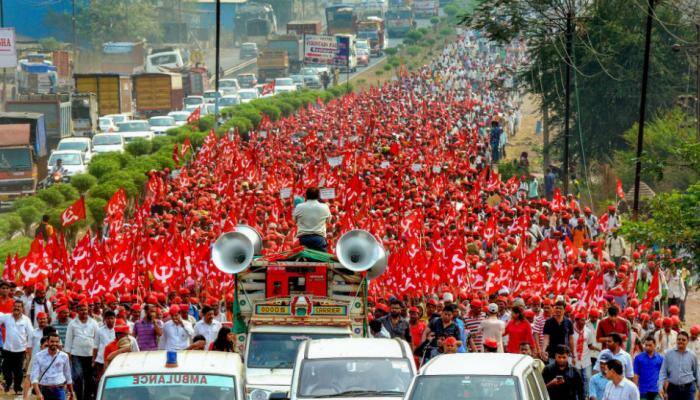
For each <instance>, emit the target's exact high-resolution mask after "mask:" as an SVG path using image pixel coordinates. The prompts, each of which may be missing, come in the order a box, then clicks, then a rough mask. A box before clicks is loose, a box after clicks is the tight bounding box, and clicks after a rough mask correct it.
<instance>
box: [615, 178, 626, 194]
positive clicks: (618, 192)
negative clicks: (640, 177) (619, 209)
mask: <svg viewBox="0 0 700 400" xmlns="http://www.w3.org/2000/svg"><path fill="white" fill-rule="evenodd" d="M616 191H617V197H619V198H620V199H624V198H625V191H624V190H622V182H621V181H620V180H619V179H618V180H617V188H616Z"/></svg>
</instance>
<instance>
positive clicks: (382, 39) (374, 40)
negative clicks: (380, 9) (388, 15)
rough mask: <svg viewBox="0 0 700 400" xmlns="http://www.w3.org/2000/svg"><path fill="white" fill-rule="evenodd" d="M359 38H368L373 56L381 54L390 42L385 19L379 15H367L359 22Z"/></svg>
mask: <svg viewBox="0 0 700 400" xmlns="http://www.w3.org/2000/svg"><path fill="white" fill-rule="evenodd" d="M357 38H358V39H367V41H368V42H369V52H370V54H371V55H373V56H381V55H382V54H383V53H384V50H385V49H386V46H387V45H388V44H389V39H388V38H387V37H386V30H385V29H384V20H383V19H382V18H379V17H367V18H366V19H364V20H362V21H359V22H358V23H357Z"/></svg>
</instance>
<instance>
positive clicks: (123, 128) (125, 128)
mask: <svg viewBox="0 0 700 400" xmlns="http://www.w3.org/2000/svg"><path fill="white" fill-rule="evenodd" d="M117 129H118V131H119V134H120V135H122V137H123V138H124V142H125V143H126V144H129V143H130V142H133V141H134V140H136V139H146V140H151V139H153V136H154V134H153V132H151V126H150V125H149V124H148V121H146V120H142V119H140V120H133V121H128V122H121V123H119V124H117Z"/></svg>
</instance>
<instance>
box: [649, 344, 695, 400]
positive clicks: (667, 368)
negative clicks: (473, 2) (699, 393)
mask: <svg viewBox="0 0 700 400" xmlns="http://www.w3.org/2000/svg"><path fill="white" fill-rule="evenodd" d="M689 340H690V336H689V335H688V332H685V331H681V332H679V333H678V338H677V340H676V348H675V349H670V350H666V353H665V354H664V361H663V363H662V364H661V371H659V382H658V385H659V395H660V396H661V398H662V399H666V400H693V398H694V397H695V392H696V390H697V387H698V384H700V370H699V369H698V359H697V358H696V356H695V353H693V352H692V351H689V350H688V342H689Z"/></svg>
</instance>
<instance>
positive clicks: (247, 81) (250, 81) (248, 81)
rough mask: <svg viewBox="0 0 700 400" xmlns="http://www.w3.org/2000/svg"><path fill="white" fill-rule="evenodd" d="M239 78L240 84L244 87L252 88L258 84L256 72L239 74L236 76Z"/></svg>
mask: <svg viewBox="0 0 700 400" xmlns="http://www.w3.org/2000/svg"><path fill="white" fill-rule="evenodd" d="M236 79H237V80H238V85H239V86H240V87H241V88H242V89H250V88H253V87H255V85H257V84H258V78H257V77H256V76H255V74H252V73H251V74H238V76H237V77H236Z"/></svg>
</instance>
